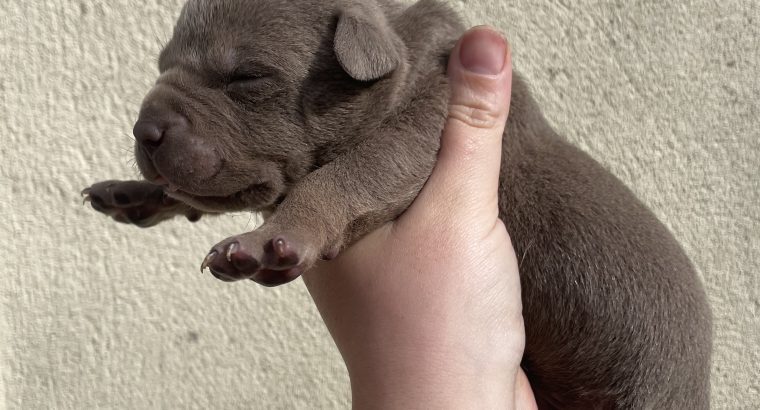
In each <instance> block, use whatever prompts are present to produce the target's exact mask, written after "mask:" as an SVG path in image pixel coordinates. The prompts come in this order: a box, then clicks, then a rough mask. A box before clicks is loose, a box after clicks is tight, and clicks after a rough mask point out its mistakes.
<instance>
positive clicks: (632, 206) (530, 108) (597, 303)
mask: <svg viewBox="0 0 760 410" xmlns="http://www.w3.org/2000/svg"><path fill="white" fill-rule="evenodd" d="M394 10H395V11H394V12H395V13H399V14H397V15H395V16H394V18H393V19H392V20H393V21H394V22H395V27H396V29H397V30H399V33H400V35H401V37H402V38H403V39H404V41H405V43H406V45H407V47H408V49H409V55H410V56H409V59H410V65H411V68H410V74H409V80H408V81H409V84H410V85H409V87H408V88H409V89H410V90H414V87H413V86H412V85H413V84H418V78H415V76H424V74H425V73H430V72H436V73H439V74H437V75H444V74H443V73H444V72H445V64H446V61H447V60H448V53H449V51H450V50H451V48H452V45H453V44H454V42H455V41H456V39H457V38H458V37H459V36H460V35H461V34H462V32H463V31H464V28H463V26H462V24H461V22H460V20H459V19H458V17H457V16H456V15H455V14H454V13H453V12H451V11H450V10H449V9H448V7H446V6H444V5H441V4H440V3H438V2H437V1H433V0H423V1H420V2H418V3H417V4H415V5H414V6H411V7H409V8H408V9H406V10H404V11H403V12H398V10H400V9H394ZM435 64H438V69H437V70H431V69H430V66H431V65H435ZM439 121H441V123H442V122H443V121H444V119H443V118H440V119H439ZM500 210H501V211H500V216H501V218H502V219H503V220H504V221H505V224H506V225H507V227H508V229H509V232H510V235H511V237H512V239H513V242H514V246H515V250H516V251H517V255H518V261H519V264H520V265H519V266H520V273H521V283H522V293H523V306H524V316H525V326H526V334H527V344H526V351H525V357H524V361H523V367H524V369H525V370H526V373H527V374H528V376H529V378H530V379H531V382H532V384H533V386H534V390H535V392H536V394H537V396H538V398H539V401H540V402H541V404H542V407H558V408H584V409H588V408H679V409H680V408H689V409H698V408H707V407H708V406H709V370H710V352H711V314H710V309H709V306H708V304H707V300H706V296H705V293H704V290H703V287H702V285H701V282H700V280H699V278H698V277H697V275H696V273H695V271H694V268H693V267H692V265H691V263H690V261H689V260H688V258H687V257H686V256H685V254H684V252H683V250H682V249H681V247H680V246H679V245H678V243H677V242H676V241H675V239H674V238H673V236H672V235H671V234H670V232H669V231H668V230H667V229H666V228H665V227H664V225H663V224H662V223H661V222H659V221H658V220H657V218H656V217H655V216H654V214H653V213H652V212H651V211H649V210H648V209H647V207H646V206H645V205H643V204H642V203H641V201H639V200H638V199H637V198H636V197H635V195H634V194H633V193H632V192H631V191H630V190H629V189H628V188H627V187H625V185H624V184H623V183H622V182H620V180H618V179H617V178H616V177H614V176H613V175H612V174H611V173H610V172H609V171H607V170H605V169H604V168H603V167H602V166H601V165H600V164H599V163H597V162H596V161H595V160H593V159H592V158H591V157H590V156H588V155H587V154H585V153H583V152H582V151H580V150H579V149H577V148H576V147H574V146H572V145H571V144H569V143H568V142H567V141H566V140H565V139H564V138H562V137H561V136H559V135H558V134H557V133H556V132H555V131H554V130H553V129H552V128H551V127H550V126H549V125H548V123H547V122H546V120H545V119H544V117H543V116H542V114H541V111H540V109H539V108H538V106H537V104H536V103H535V101H534V100H533V99H532V97H531V96H530V91H529V88H528V87H527V85H526V83H525V82H524V80H523V79H522V77H521V76H519V75H517V74H515V76H514V84H513V92H512V103H511V112H510V115H509V119H508V123H507V129H506V131H505V135H504V142H503V159H502V170H501V180H500Z"/></svg>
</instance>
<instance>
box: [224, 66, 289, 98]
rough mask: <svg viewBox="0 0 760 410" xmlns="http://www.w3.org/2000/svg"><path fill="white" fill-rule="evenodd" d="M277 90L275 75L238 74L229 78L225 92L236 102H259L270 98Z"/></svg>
mask: <svg viewBox="0 0 760 410" xmlns="http://www.w3.org/2000/svg"><path fill="white" fill-rule="evenodd" d="M276 89H277V83H276V78H275V76H274V75H271V74H266V73H247V72H237V73H235V74H233V75H231V76H229V78H228V80H227V84H226V85H225V91H226V92H227V94H228V95H229V96H230V98H232V99H234V100H241V101H245V100H259V99H261V98H266V97H269V96H270V95H271V94H272V93H273V92H274V91H275V90H276Z"/></svg>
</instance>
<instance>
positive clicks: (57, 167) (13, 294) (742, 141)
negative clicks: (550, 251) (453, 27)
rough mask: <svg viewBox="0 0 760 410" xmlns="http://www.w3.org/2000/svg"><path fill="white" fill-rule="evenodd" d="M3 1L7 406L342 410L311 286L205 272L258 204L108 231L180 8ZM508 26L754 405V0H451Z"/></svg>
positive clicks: (721, 392) (338, 374)
mask: <svg viewBox="0 0 760 410" xmlns="http://www.w3.org/2000/svg"><path fill="white" fill-rule="evenodd" d="M158 3H163V2H157V1H149V2H130V1H127V0H117V1H103V0H100V1H85V0H80V1H62V0H57V1H53V0H47V1H42V2H36V1H34V2H32V1H23V0H4V1H3V2H2V6H1V7H0V94H1V95H2V113H1V114H0V153H2V154H1V155H2V161H0V167H2V168H1V170H2V174H1V179H0V235H2V236H0V238H2V239H1V241H2V242H1V245H2V246H1V249H2V255H3V256H2V259H3V262H2V263H0V275H1V276H0V278H2V280H0V372H1V375H2V377H0V408H3V407H7V408H8V409H42V408H60V409H93V408H119V409H121V408H132V409H148V408H225V409H232V408H262V409H263V408H272V409H275V408H302V409H307V408H309V409H311V408H325V409H330V408H346V407H347V406H348V402H349V398H350V396H349V390H348V385H347V378H346V375H345V372H344V369H343V365H342V363H341V362H340V358H339V356H338V354H337V352H336V350H335V349H334V347H333V345H332V342H331V340H330V338H329V336H328V334H327V332H326V331H325V329H324V328H323V326H322V324H321V322H320V319H319V317H318V315H317V313H316V311H315V309H314V307H313V306H312V305H311V303H310V299H309V297H308V295H307V294H306V292H305V290H304V287H303V285H302V284H301V283H300V282H296V283H294V284H292V285H290V286H287V287H283V288H278V289H274V290H273V289H262V288H260V287H257V286H255V285H254V284H253V283H238V284H234V285H229V284H225V283H221V282H218V281H216V280H214V279H213V278H212V277H210V276H202V275H200V274H199V273H198V270H197V269H198V265H199V262H200V260H201V258H202V256H203V255H204V251H206V250H207V249H208V248H209V247H210V246H211V245H212V244H214V243H216V242H217V241H218V240H220V239H223V238H225V237H227V236H229V235H231V234H235V233H240V232H242V231H243V230H245V229H246V228H250V227H252V226H253V223H254V222H253V221H252V220H251V218H250V216H249V215H244V214H241V215H233V216H228V217H222V218H218V219H214V220H211V219H207V220H204V221H201V222H200V223H198V224H196V225H190V224H188V223H186V222H184V221H181V220H176V221H173V222H171V223H167V224H165V225H162V226H160V227H156V228H153V229H151V230H139V229H136V228H132V227H127V226H121V225H116V224H114V223H109V222H108V221H107V220H106V219H105V218H104V217H102V216H100V215H98V214H96V213H95V212H94V211H92V210H91V209H89V208H86V207H83V206H82V205H81V201H80V198H79V195H78V193H79V190H80V189H82V188H83V187H84V186H86V185H88V184H89V183H91V182H94V181H96V180H99V179H105V178H122V179H123V178H130V177H134V176H135V175H136V170H135V168H134V167H133V165H132V163H131V162H130V158H131V153H130V146H131V140H130V139H129V137H128V135H129V134H130V129H131V123H132V121H133V119H134V118H135V114H136V110H137V108H138V104H139V102H140V100H141V98H142V94H143V93H144V92H145V91H146V90H147V89H148V88H149V86H150V84H151V83H152V81H153V76H154V74H155V69H154V66H155V59H156V55H157V52H158V50H159V45H160V43H161V41H162V40H165V39H166V38H167V36H168V35H169V33H170V29H171V26H172V23H173V20H174V18H175V17H176V15H177V13H178V10H179V7H180V5H181V0H172V1H168V2H166V4H160V5H159V4H158ZM452 3H453V4H455V6H456V7H457V8H458V9H460V10H461V11H462V12H463V13H464V14H465V15H466V16H467V17H468V18H469V20H470V21H471V22H472V23H490V24H493V25H496V26H498V27H500V28H501V29H502V30H504V31H505V32H507V33H509V36H510V39H511V41H512V43H513V45H514V48H515V65H516V67H517V68H518V69H519V70H521V71H522V72H523V73H524V74H525V75H526V76H527V77H528V78H529V79H530V80H531V82H532V84H533V86H534V88H535V90H536V94H537V97H538V99H539V100H540V102H541V103H542V105H543V107H544V108H545V111H546V114H547V116H548V117H549V118H550V119H551V121H552V122H553V123H554V124H555V125H556V127H557V128H558V129H560V130H562V131H563V133H564V134H566V135H567V136H568V137H569V138H570V139H572V140H573V141H575V142H576V143H578V144H579V145H580V146H582V147H583V148H585V149H586V150H588V151H589V152H590V153H591V154H593V155H594V156H595V157H596V158H597V159H599V160H600V161H602V162H603V163H604V164H606V165H607V166H608V167H609V168H610V169H611V170H612V171H613V172H614V173H615V174H617V175H618V176H620V177H621V178H622V179H623V180H624V181H626V182H627V183H628V184H629V185H631V186H632V187H633V189H634V190H635V191H636V192H637V193H638V194H639V195H640V196H641V197H642V198H643V199H644V201H645V202H646V203H648V204H649V205H651V206H652V208H654V210H655V211H656V213H657V214H658V215H659V216H660V217H662V218H663V220H665V222H666V223H667V224H668V226H670V227H671V229H672V230H673V231H674V232H675V234H676V236H677V237H678V238H679V239H680V240H681V242H682V243H683V245H684V247H685V249H686V250H687V252H688V253H689V255H690V256H691V257H692V259H693V261H694V263H695V264H696V265H697V267H698V268H699V271H700V272H701V274H702V276H703V278H704V280H705V282H706V285H707V288H708V291H709V295H710V301H711V302H712V305H713V310H714V313H715V355H714V365H713V385H714V393H713V404H714V407H715V408H758V406H760V390H759V389H760V381H759V380H758V376H760V370H759V366H760V325H759V324H758V313H760V312H759V311H760V276H759V274H758V268H759V267H760V262H758V260H759V259H760V251H759V248H760V238H759V232H760V210H759V208H758V204H759V203H760V175H758V174H759V171H760V158H759V156H760V96H759V95H760V69H759V68H758V67H760V51H759V50H760V6H758V3H757V2H756V0H722V1H719V2H716V1H711V0H681V1H673V2H669V1H657V2H655V1H644V0H630V1H620V0H616V1H612V0H609V1H597V0H582V1H566V0H551V1H545V0H480V1H471V2H465V1H458V2H452Z"/></svg>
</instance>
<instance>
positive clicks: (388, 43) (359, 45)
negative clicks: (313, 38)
mask: <svg viewBox="0 0 760 410" xmlns="http://www.w3.org/2000/svg"><path fill="white" fill-rule="evenodd" d="M403 47H404V44H403V42H402V41H401V39H400V38H399V37H398V35H396V33H394V32H393V30H392V29H391V27H390V25H389V24H388V21H387V20H386V18H385V16H384V15H383V13H382V12H381V11H380V10H377V9H372V8H370V7H368V6H366V5H360V4H354V5H351V6H349V7H347V8H346V9H344V10H343V11H342V12H341V14H340V17H339V19H338V26H337V28H336V29H335V55H336V56H337V57H338V62H339V63H340V65H341V66H342V67H343V69H344V70H346V72H347V73H348V74H349V75H350V76H351V77H352V78H354V79H355V80H360V81H372V80H377V79H379V78H382V77H384V76H386V75H388V74H390V73H391V72H393V71H394V70H395V69H396V68H397V67H398V66H399V65H400V64H401V59H402V49H403Z"/></svg>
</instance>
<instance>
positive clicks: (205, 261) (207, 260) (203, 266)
mask: <svg viewBox="0 0 760 410" xmlns="http://www.w3.org/2000/svg"><path fill="white" fill-rule="evenodd" d="M218 254H219V253H218V252H217V251H213V252H211V253H209V254H208V255H206V258H205V259H203V263H202V264H201V273H203V271H204V270H206V268H208V265H209V264H210V263H211V261H213V260H214V258H216V255H218Z"/></svg>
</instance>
